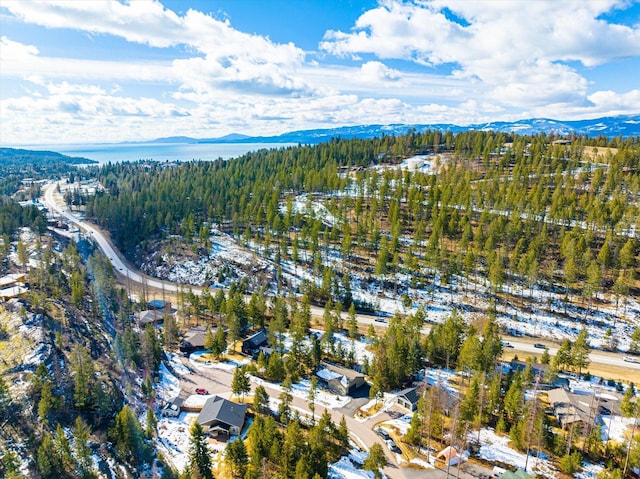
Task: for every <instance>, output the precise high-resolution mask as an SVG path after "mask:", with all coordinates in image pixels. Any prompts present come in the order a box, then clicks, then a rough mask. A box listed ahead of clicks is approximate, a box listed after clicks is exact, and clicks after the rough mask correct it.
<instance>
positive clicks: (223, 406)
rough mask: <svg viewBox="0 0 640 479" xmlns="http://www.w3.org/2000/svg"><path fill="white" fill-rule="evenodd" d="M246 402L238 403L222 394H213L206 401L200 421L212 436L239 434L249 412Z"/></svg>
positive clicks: (199, 416) (199, 417)
mask: <svg viewBox="0 0 640 479" xmlns="http://www.w3.org/2000/svg"><path fill="white" fill-rule="evenodd" d="M247 407H248V406H247V405H246V404H237V403H234V402H232V401H228V400H226V399H224V398H221V397H220V396H213V397H210V398H209V399H207V402H205V403H204V406H203V407H202V411H200V414H199V415H198V423H199V424H200V425H201V426H202V427H203V429H204V430H205V431H207V432H208V433H209V435H211V436H214V437H216V436H218V435H219V434H226V435H227V436H231V435H239V434H240V431H242V426H243V425H244V419H245V415H246V413H247Z"/></svg>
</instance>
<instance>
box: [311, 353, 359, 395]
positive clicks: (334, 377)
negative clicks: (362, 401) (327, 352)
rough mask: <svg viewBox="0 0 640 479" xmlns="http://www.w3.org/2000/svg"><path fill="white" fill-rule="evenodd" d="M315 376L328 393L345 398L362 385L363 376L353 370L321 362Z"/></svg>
mask: <svg viewBox="0 0 640 479" xmlns="http://www.w3.org/2000/svg"><path fill="white" fill-rule="evenodd" d="M315 375H316V376H317V377H318V378H319V379H320V380H321V381H322V382H323V383H324V384H325V385H326V387H327V389H329V391H331V392H333V393H335V394H341V395H343V396H347V395H349V394H351V393H352V392H353V391H355V390H356V389H358V388H359V387H360V386H362V385H364V383H365V381H364V375H363V374H361V373H359V372H358V371H355V370H353V369H349V368H345V367H342V366H337V365H335V364H331V363H328V362H325V361H323V362H321V363H320V366H319V367H318V370H317V371H316V373H315Z"/></svg>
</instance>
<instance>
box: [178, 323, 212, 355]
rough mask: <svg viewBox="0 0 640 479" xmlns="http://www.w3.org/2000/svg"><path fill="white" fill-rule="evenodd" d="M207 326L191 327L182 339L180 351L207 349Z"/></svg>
mask: <svg viewBox="0 0 640 479" xmlns="http://www.w3.org/2000/svg"><path fill="white" fill-rule="evenodd" d="M207 329H209V328H207V327H206V326H196V327H195V328H191V329H190V330H189V331H188V332H187V334H185V335H184V338H182V341H180V351H182V352H183V353H192V352H194V351H202V350H203V349H205V346H204V345H205V342H206V338H207Z"/></svg>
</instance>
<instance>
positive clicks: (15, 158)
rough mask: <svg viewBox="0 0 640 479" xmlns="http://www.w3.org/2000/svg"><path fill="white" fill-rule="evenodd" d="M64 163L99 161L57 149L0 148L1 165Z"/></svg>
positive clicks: (92, 162)
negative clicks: (63, 152)
mask: <svg viewBox="0 0 640 479" xmlns="http://www.w3.org/2000/svg"><path fill="white" fill-rule="evenodd" d="M59 163H64V164H67V165H90V164H94V163H97V161H94V160H90V159H88V158H79V157H74V156H67V155H63V154H62V153H57V152H55V151H40V150H21V149H18V148H0V165H2V166H3V167H11V166H25V165H40V166H43V165H52V164H59Z"/></svg>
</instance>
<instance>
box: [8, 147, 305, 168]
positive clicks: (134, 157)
mask: <svg viewBox="0 0 640 479" xmlns="http://www.w3.org/2000/svg"><path fill="white" fill-rule="evenodd" d="M294 145H295V144H294V143H135V144H132V143H105V144H83V145H51V146H46V145H37V146H20V147H19V148H23V149H26V150H49V151H56V152H58V153H62V154H64V155H68V156H79V157H82V158H88V159H90V160H95V161H97V162H98V163H99V164H101V165H103V164H105V163H109V162H111V163H119V162H124V161H138V160H154V161H193V160H203V161H213V160H217V159H219V158H222V159H225V160H228V159H230V158H237V157H238V156H242V155H244V154H245V153H247V152H249V151H256V150H261V149H263V148H266V149H273V148H284V147H287V146H294Z"/></svg>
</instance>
